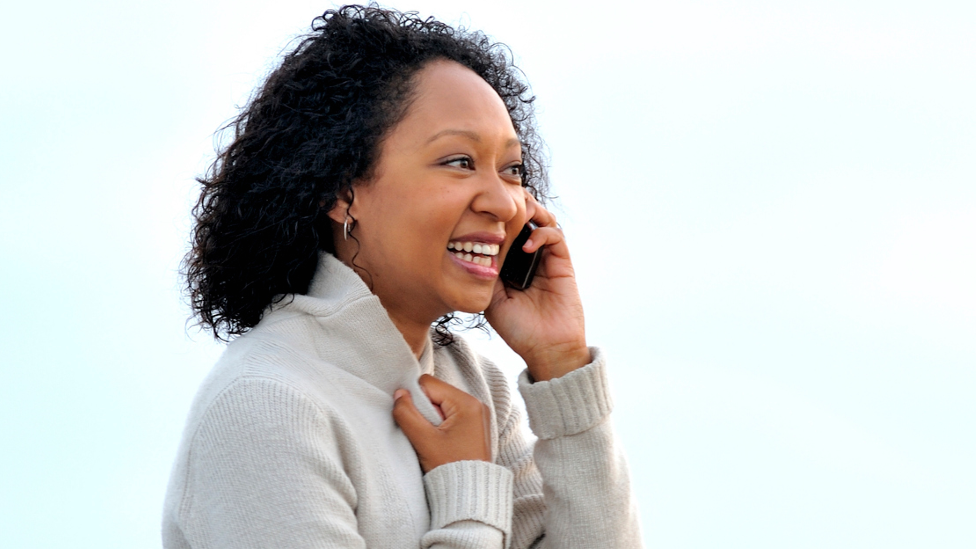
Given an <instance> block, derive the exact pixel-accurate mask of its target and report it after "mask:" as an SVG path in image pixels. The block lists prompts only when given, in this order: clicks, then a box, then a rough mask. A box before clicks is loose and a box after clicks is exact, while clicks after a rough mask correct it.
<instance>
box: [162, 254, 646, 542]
mask: <svg viewBox="0 0 976 549" xmlns="http://www.w3.org/2000/svg"><path fill="white" fill-rule="evenodd" d="M592 351H593V356H594V360H593V363H591V364H589V365H587V366H585V367H583V368H581V369H579V370H576V371H574V372H572V373H570V374H567V375H565V376H563V377H562V378H559V379H556V380H553V381H549V382H539V383H531V382H530V381H529V380H528V377H527V375H526V374H525V373H523V374H522V375H521V377H520V379H519V391H520V392H521V393H522V396H523V398H524V400H525V404H526V409H527V411H528V415H529V424H530V426H531V428H532V431H533V432H534V433H535V435H536V436H537V437H538V438H539V440H538V441H537V442H536V443H535V445H534V450H533V445H532V444H530V443H527V442H526V440H524V438H523V436H522V434H521V432H520V429H519V412H518V408H517V406H515V404H514V403H513V402H512V400H511V396H510V394H509V389H508V384H507V382H506V380H505V378H504V376H503V375H502V374H501V372H500V371H499V370H498V369H497V368H496V367H495V366H494V365H493V364H491V363H490V362H488V361H486V360H485V359H483V358H481V357H479V356H478V355H477V354H475V353H473V352H472V351H471V349H470V348H469V347H468V346H467V345H466V344H465V343H464V341H463V340H461V339H460V338H456V342H455V343H454V344H453V345H451V346H447V347H436V348H435V347H434V345H432V344H430V343H428V345H427V349H426V350H425V351H424V353H423V355H422V356H421V358H420V360H419V361H418V360H417V359H416V358H415V357H414V355H413V353H412V352H411V351H410V348H409V347H408V346H407V344H406V342H405V341H404V340H403V337H402V336H401V335H400V333H399V332H398V331H397V329H396V327H395V326H394V325H393V323H392V322H391V321H390V319H389V316H387V314H386V311H385V309H383V307H382V305H381V304H380V302H379V299H378V298H377V297H376V296H374V295H373V294H372V293H370V291H369V289H368V288H367V287H366V285H365V284H364V283H363V282H362V280H360V278H359V277H358V276H357V275H356V274H355V273H354V272H353V271H352V270H351V269H349V268H348V267H346V266H345V265H343V264H342V263H341V262H340V261H338V260H337V259H335V258H334V257H332V256H331V255H328V254H322V258H321V261H320V264H319V267H318V270H317V271H316V275H315V277H314V278H313V280H312V284H311V287H310V288H309V293H308V295H295V296H289V298H288V299H286V300H285V301H283V302H282V304H279V305H277V306H275V307H274V308H273V309H272V310H270V311H269V312H268V313H267V314H265V316H264V318H263V319H262V320H261V322H260V323H259V324H258V325H257V326H256V327H255V328H254V329H253V330H251V331H250V332H249V333H247V334H245V335H244V336H242V337H240V338H238V339H236V340H235V341H234V342H232V343H231V344H230V345H229V346H228V348H227V350H226V351H225V353H224V355H223V356H222V357H221V359H220V361H219V362H218V363H217V365H216V366H215V367H214V369H213V371H212V372H211V373H210V375H209V376H208V377H207V379H206V381H205V382H204V383H203V386H202V387H201V388H200V391H199V393H198V394H197V397H196V399H195V401H194V404H193V407H192V409H191V411H190V415H189V418H188V420H187V424H186V429H185V432H184V435H183V440H182V443H181V445H180V450H179V454H178V456H177V459H176V463H175V465H174V468H173V473H172V477H171V479H170V485H169V490H168V493H167V496H166V502H165V508H164V515H163V546H164V547H165V548H166V549H177V548H189V547H192V548H195V549H202V548H227V549H231V548H235V549H244V548H251V547H278V548H299V547H302V548H313V547H314V548H326V547H330V548H354V547H356V548H367V547H368V548H370V549H380V548H397V549H400V548H415V547H422V548H435V547H436V548H445V549H446V548H471V549H475V548H477V549H488V548H502V547H515V548H523V547H547V548H566V549H568V548H585V549H593V548H600V547H607V548H611V547H612V548H618V547H619V548H631V547H641V541H640V531H639V525H638V517H637V511H636V505H635V503H634V500H633V497H632V495H631V490H630V484H629V480H628V470H627V465H626V463H625V462H624V457H623V454H622V452H621V450H620V447H619V446H618V444H617V442H616V440H615V438H614V435H613V432H612V429H611V425H610V421H609V414H610V409H611V402H610V395H609V392H608V389H607V383H606V366H605V364H604V360H603V355H602V354H601V353H600V351H599V350H597V349H593V350H592ZM421 373H430V374H433V375H434V376H436V377H438V378H440V379H443V380H444V381H446V382H448V383H450V384H452V385H454V386H456V387H458V388H460V389H462V390H464V391H466V392H468V393H470V394H472V395H474V396H475V397H477V398H478V399H479V400H481V401H482V402H484V403H485V404H487V405H488V407H489V408H490V410H491V417H492V420H493V421H492V423H491V443H492V455H493V463H488V462H481V461H461V462H455V463H450V464H447V465H442V466H440V467H437V468H436V469H434V470H432V471H430V472H429V473H427V474H426V475H424V474H423V472H422V471H421V469H420V466H419V464H418V461H417V456H416V454H415V452H414V450H413V447H412V446H411V444H410V442H409V441H408V440H407V438H406V436H404V434H403V432H402V431H400V429H399V428H398V427H397V425H396V423H395V422H394V421H393V416H392V409H393V392H394V391H395V390H396V389H397V388H400V387H404V388H407V389H408V390H410V391H411V393H412V395H413V398H414V401H415V403H416V404H417V406H418V407H419V408H420V409H421V413H423V414H424V416H425V417H427V418H428V419H430V420H431V421H433V422H435V423H438V422H439V416H438V415H437V413H436V411H435V410H434V408H433V405H432V404H431V403H430V401H429V400H428V399H427V398H426V397H425V396H424V394H423V393H422V392H421V391H420V389H419V385H418V383H417V379H418V378H419V376H420V375H421Z"/></svg>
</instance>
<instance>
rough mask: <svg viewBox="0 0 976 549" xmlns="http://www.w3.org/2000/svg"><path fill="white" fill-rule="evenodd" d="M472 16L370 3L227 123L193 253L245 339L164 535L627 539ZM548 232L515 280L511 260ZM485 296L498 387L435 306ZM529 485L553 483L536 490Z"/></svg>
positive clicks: (180, 482) (182, 476)
mask: <svg viewBox="0 0 976 549" xmlns="http://www.w3.org/2000/svg"><path fill="white" fill-rule="evenodd" d="M504 52H505V49H504V47H502V46H499V45H495V44H492V43H491V42H490V41H489V40H488V39H487V38H486V37H485V36H484V35H482V34H480V33H468V32H465V31H460V30H455V29H452V28H450V27H448V26H446V25H443V24H441V23H438V22H436V21H433V20H430V19H428V20H421V19H419V18H417V17H416V16H413V15H409V14H406V15H405V14H400V13H397V12H391V11H386V10H382V9H378V8H375V7H369V8H364V7H358V6H351V7H345V8H342V9H340V10H338V11H328V12H326V13H325V15H323V16H322V17H321V18H318V19H316V21H315V23H314V25H313V32H312V33H311V34H310V35H308V36H307V37H306V38H305V39H304V40H302V41H301V43H300V44H299V45H298V47H297V48H296V49H295V50H294V51H293V52H292V53H290V54H288V55H287V56H286V57H285V59H284V61H283V63H282V65H281V66H280V67H279V68H278V69H277V70H276V71H275V72H273V73H272V74H271V76H270V77H269V79H268V81H267V83H266V84H265V85H264V86H263V88H262V89H261V90H260V91H259V92H258V93H257V94H256V95H255V98H254V99H253V100H252V102H251V103H250V104H249V105H248V106H247V107H246V108H245V109H244V111H243V112H242V114H241V115H240V117H239V118H238V119H237V121H236V123H235V125H234V129H235V130H236V133H235V136H234V139H233V141H232V142H231V143H230V145H229V146H228V147H227V149H226V150H224V151H222V152H221V153H220V155H219V156H218V159H217V161H216V162H215V163H214V165H213V168H212V169H211V171H210V173H209V174H208V176H207V177H205V178H203V179H201V183H202V184H203V192H202V194H201V198H200V201H199V203H198V205H197V208H196V209H195V211H194V213H195V215H196V220H197V224H196V227H195V230H194V235H193V236H194V242H193V244H194V245H193V249H192V250H191V251H190V253H189V254H188V255H187V258H186V260H185V269H186V274H187V279H188V287H189V292H190V295H191V299H192V303H193V306H194V309H195V311H196V312H197V314H198V315H199V317H200V321H201V324H202V325H204V326H206V327H208V328H210V329H211V330H212V331H213V333H214V335H215V336H216V337H218V338H230V337H231V336H240V337H236V339H234V341H233V342H231V343H230V345H229V346H228V349H227V351H226V352H225V353H224V356H223V357H222V358H221V360H220V361H219V362H218V363H217V365H216V366H215V367H214V369H213V371H212V372H211V374H210V375H209V377H208V378H207V380H206V381H205V382H204V384H203V386H202V387H201V389H200V391H199V393H198V395H197V397H196V400H195V402H194V405H193V408H192V410H191V412H190V416H189V419H188V421H187V426H186V429H185V431H184V436H183V440H182V443H181V447H180V450H179V453H178V456H177V459H176V464H175V467H174V471H173V474H172V477H171V481H170V487H169V491H168V494H167V498H166V504H165V511H164V518H163V543H164V546H165V547H167V548H187V547H235V548H237V547H269V546H275V547H418V546H419V547H425V548H426V547H441V548H450V547H478V548H490V547H519V548H524V547H559V548H566V547H580V548H583V547H586V548H591V547H639V546H640V544H641V542H640V534H639V531H638V519H637V513H636V506H635V503H634V501H633V499H632V497H631V495H630V486H629V480H628V470H627V466H626V463H625V462H624V459H623V456H622V455H621V453H620V450H619V447H618V445H617V444H615V440H614V435H613V431H612V428H611V425H610V421H609V416H610V411H611V403H610V396H609V392H608V389H607V381H606V364H605V362H604V359H603V355H602V353H601V352H600V351H599V350H598V349H595V348H590V347H587V345H586V337H585V333H584V324H583V310H582V306H581V304H580V299H579V294H578V292H577V289H576V282H575V278H574V275H573V267H572V262H571V260H570V256H569V250H568V247H567V244H566V241H565V239H564V238H563V234H562V231H561V230H560V229H558V227H557V225H556V221H555V218H554V217H553V216H552V214H551V213H549V212H548V211H547V210H546V209H545V208H544V207H543V206H542V205H540V203H539V202H537V199H538V198H542V197H543V196H544V193H545V190H546V178H545V173H544V171H543V170H542V166H543V163H542V160H541V159H540V158H539V157H538V156H537V153H536V151H537V150H538V149H539V146H538V143H537V140H536V138H535V135H534V132H533V129H532V110H531V102H532V99H531V98H530V97H528V95H527V85H526V84H524V83H523V82H522V80H521V79H520V76H519V75H520V73H519V71H518V70H517V69H516V68H514V67H513V66H512V65H511V64H510V62H509V60H508V57H507V56H506V55H505V53H504ZM529 221H532V222H534V224H535V225H536V226H537V228H535V229H534V230H533V231H532V233H531V237H530V238H529V240H528V241H527V242H526V243H525V244H524V246H522V250H523V251H525V252H529V253H533V252H535V251H537V250H542V252H541V253H542V260H541V263H540V265H539V269H538V272H537V275H536V277H535V279H534V282H533V284H532V286H531V287H529V288H528V289H526V290H525V291H517V290H515V289H512V288H510V287H507V286H505V285H504V284H503V282H502V281H501V280H500V279H499V272H500V270H501V269H500V268H501V263H502V258H504V257H506V256H507V255H508V254H509V253H510V252H511V249H510V248H511V247H512V243H513V241H514V240H515V237H516V235H518V234H519V232H520V230H522V228H523V226H524V225H526V224H527V223H528V222H529ZM455 311H462V312H467V313H480V312H484V314H485V317H486V319H487V320H488V321H489V322H490V323H491V325H492V327H493V328H494V329H495V330H496V331H497V332H498V334H499V335H500V336H501V337H502V338H503V339H504V340H505V342H506V343H507V344H508V345H509V346H510V347H511V348H512V349H513V350H514V351H515V352H516V353H518V355H519V356H521V357H522V358H523V359H524V360H525V363H526V371H525V372H524V373H523V374H522V376H521V377H520V379H519V390H520V392H521V393H522V396H523V398H524V400H525V403H526V408H527V411H528V415H529V422H530V425H531V428H532V430H533V432H534V433H535V435H536V436H537V437H538V438H539V440H538V441H537V442H536V443H535V444H534V445H533V444H531V443H528V442H527V441H526V440H524V438H523V436H522V433H521V430H520V428H519V411H518V408H516V407H515V406H513V404H512V401H511V397H510V395H509V390H508V384H507V382H506V380H505V379H504V377H503V376H502V374H501V373H500V371H499V370H498V369H497V368H496V367H495V366H494V365H493V364H491V363H490V362H488V361H486V360H484V359H483V358H482V357H480V356H478V355H477V354H475V353H473V352H472V351H471V349H470V348H469V347H468V346H467V345H466V343H465V342H464V340H463V339H461V338H455V337H451V336H450V334H449V333H447V332H446V328H445V323H444V322H443V320H441V321H438V319H444V318H446V317H448V316H449V315H451V314H452V313H454V312H455ZM543 486H545V490H543Z"/></svg>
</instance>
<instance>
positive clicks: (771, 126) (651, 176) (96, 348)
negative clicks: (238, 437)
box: [0, 0, 976, 549]
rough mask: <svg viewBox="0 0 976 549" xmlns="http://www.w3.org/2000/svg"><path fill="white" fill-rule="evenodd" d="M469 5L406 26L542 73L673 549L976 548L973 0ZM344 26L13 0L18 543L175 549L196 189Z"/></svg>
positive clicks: (292, 17) (2, 35)
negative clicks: (253, 94) (492, 43)
mask: <svg viewBox="0 0 976 549" xmlns="http://www.w3.org/2000/svg"><path fill="white" fill-rule="evenodd" d="M460 4H461V3H458V2H447V1H445V2H430V1H418V2H414V3H409V4H408V3H406V2H397V3H396V4H395V5H396V6H397V7H399V8H401V9H417V10H419V11H421V13H423V14H426V15H430V14H433V15H436V16H438V18H440V19H442V20H444V21H447V22H451V23H457V22H458V21H461V22H462V23H464V24H465V25H469V26H471V27H473V28H477V29H482V30H485V31H486V32H487V33H489V34H490V35H492V36H493V37H495V38H497V39H498V40H500V41H502V42H505V43H507V44H508V45H510V46H511V48H512V50H513V51H514V52H515V54H516V57H517V59H518V60H519V64H520V66H521V67H522V68H523V69H524V70H525V72H526V74H527V75H528V78H529V80H530V82H531V83H532V84H533V89H534V91H535V93H536V94H537V96H538V98H539V99H538V106H539V110H540V112H539V119H540V125H541V130H542V134H543V136H544V137H545V138H546V139H547V141H548V144H549V147H550V149H551V159H552V177H553V183H554V190H555V192H556V194H558V195H559V196H560V197H561V199H560V200H559V202H558V203H557V207H556V212H557V214H558V215H559V218H560V221H561V223H562V225H563V226H564V227H565V228H566V232H567V234H568V236H569V238H570V242H571V245H572V250H573V253H574V259H575V262H576V265H577V270H578V274H579V279H580V285H581V291H582V293H583V298H584V304H585V306H586V312H587V327H588V335H589V339H590V341H591V342H592V343H593V344H597V345H601V346H603V347H604V348H605V349H606V350H607V351H608V353H609V355H610V357H611V360H612V362H611V365H612V381H613V384H614V389H615V394H616V399H617V408H616V411H615V412H614V421H615V424H616V426H617V429H618V432H619V434H620V437H621V439H622V441H623V445H624V447H625V449H626V451H627V453H628V455H629V458H630V463H631V467H632V472H633V481H634V485H635V487H636V491H637V496H638V498H639V502H640V506H641V513H642V520H643V526H644V537H645V540H646V543H647V545H648V546H649V547H655V548H703V549H706V548H707V549H711V548H716V547H742V548H750V549H752V548H783V547H790V548H794V547H811V548H812V547H818V548H819V547H831V548H844V547H858V548H860V547H886V548H908V547H913V548H915V547H917V548H922V547H926V548H928V547H939V548H957V547H958V548H962V547H968V548H971V547H974V546H976V520H974V517H976V472H974V471H976V469H974V467H973V464H974V463H976V404H974V398H973V397H974V394H976V162H974V160H976V101H974V99H973V98H976V32H974V29H976V4H973V3H972V2H962V1H958V2H938V1H936V2H919V1H916V2H907V1H901V2H899V1H884V2H882V1H877V2H869V1H860V0H858V1H844V2H841V1H836V2H830V1H827V2H817V3H815V4H816V6H815V7H813V4H811V3H800V2H789V3H788V2H760V1H740V2H701V1H693V2H671V3H665V2H630V3H610V2H596V3H586V4H572V3H561V4H556V3H551V4H549V7H544V6H543V4H541V3H538V2H528V1H506V0H498V1H493V2H470V3H467V5H465V6H464V8H463V9H462V8H460V7H457V6H458V5H460ZM804 5H809V6H811V7H803V6H804ZM326 7H327V6H326V5H324V4H321V3H317V2H298V1H295V2H248V1H236V2H216V1H214V2H204V3H197V2H186V1H174V2H167V3H160V4H150V3H142V2H131V1H126V2H123V1H121V0H120V1H115V2H112V1H107V0H96V1H94V2H88V3H68V2H47V3H45V2H37V3H28V2H18V3H16V4H14V5H10V6H5V7H4V9H3V14H2V16H0V51H2V56H3V65H2V67H0V78H2V84H0V266H2V268H0V284H2V288H3V291H4V298H3V300H2V304H3V307H2V312H0V323H2V324H0V327H2V329H0V444H2V452H0V545H2V546H3V547H17V548H19V547H25V548H26V547H30V548H49V547H50V548H55V547H57V548H61V547H73V548H85V547H93V548H95V547H97V548H113V547H119V548H121V547H157V546H159V544H160V542H159V522H160V511H161V506H162V499H163V494H164V490H165V485H166V482H167V477H168V474H169V468H170V464H171V462H172V459H173V457H174V455H175V452H176V445H177V442H178V440H179V435H180V431H181V429H182V425H183V421H184V418H185V415H186V413H187V411H188V408H189V403H190V401H191V399H192V397H193V394H194V392H195V390H196V387H197V385H198V383H199V381H200V380H201V379H202V377H203V376H204V375H205V374H206V372H207V370H208V369H209V367H210V366H211V365H212V363H213V361H214V360H215V359H216V357H217V356H218V355H219V353H220V350H221V347H220V346H218V345H216V344H214V343H212V342H210V341H209V340H208V338H207V336H206V335H205V334H200V333H198V332H196V331H194V330H192V329H189V330H188V329H187V324H186V319H187V317H188V315H189V312H188V308H187V307H186V305H185V304H184V303H183V302H182V301H181V297H180V284H181V282H180V280H179V277H178V273H177V269H178V263H179V260H180V258H181V257H182V255H183V254H184V252H185V250H186V246H187V244H186V242H187V239H188V231H189V227H190V222H189V215H188V212H189V208H190V205H191V202H192V200H193V198H194V195H195V194H196V192H197V191H196V187H195V183H194V181H193V177H194V176H195V175H198V174H200V173H202V172H203V170H204V169H205V168H206V166H207V164H208V163H209V162H210V160H211V159H212V156H213V138H212V135H213V133H214V131H215V130H216V129H217V128H218V127H219V126H220V125H221V124H222V123H223V122H225V121H227V120H228V119H229V118H230V117H232V116H233V115H234V114H235V112H236V111H235V105H242V104H244V103H245V102H246V100H247V97H248V94H249V92H250V90H251V89H252V88H253V87H254V86H255V85H256V84H257V83H258V82H259V81H260V80H261V78H262V77H263V76H264V75H265V74H266V73H267V71H268V70H270V68H271V67H272V66H273V65H274V63H275V59H276V58H277V57H278V55H279V53H280V52H281V51H282V48H284V47H285V46H286V45H287V44H288V43H289V40H290V39H291V38H293V37H294V36H295V35H296V34H298V33H300V32H302V31H304V30H305V29H307V28H308V25H309V23H310V22H311V19H312V18H313V17H314V16H316V15H318V14H320V13H321V12H322V11H323V10H324V9H325V8H326ZM482 345H483V346H484V347H485V348H487V349H488V352H489V353H492V354H493V355H494V356H500V357H502V358H503V359H505V357H506V356H507V355H506V354H505V353H504V352H503V349H500V348H499V346H498V343H497V341H493V342H490V343H484V344H482ZM507 367H508V368H509V370H510V371H511V372H513V375H514V372H516V371H517V370H518V369H519V365H518V364H517V363H516V362H515V361H512V362H509V363H507Z"/></svg>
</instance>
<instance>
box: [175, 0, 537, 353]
mask: <svg viewBox="0 0 976 549" xmlns="http://www.w3.org/2000/svg"><path fill="white" fill-rule="evenodd" d="M442 59H443V60H450V61H454V62H457V63H460V64H461V65H463V66H465V67H468V68H469V69H471V70H472V71H474V72H475V73H477V74H478V75H479V76H481V77H482V78H483V79H484V80H485V81H486V82H487V83H488V84H489V85H491V87H492V88H494V90H495V91H496V92H497V93H498V95H499V96H500V97H501V99H502V101H504V103H505V106H506V107H507V108H508V113H509V116H510V117H511V120H512V124H513V125H514V127H515V131H516V133H517V135H518V137H519V139H520V141H521V143H522V155H523V159H522V160H523V165H524V167H525V172H524V176H523V177H524V179H523V184H524V185H525V186H526V187H527V188H528V190H529V191H530V192H531V193H532V194H533V195H534V196H535V197H536V198H538V199H540V200H541V199H545V198H546V193H547V191H548V179H547V176H546V163H545V158H544V153H543V144H542V141H541V140H540V139H539V137H538V136H537V135H536V132H535V127H534V122H535V118H534V112H533V105H532V103H533V101H534V99H535V98H534V97H533V96H531V94H530V91H529V86H528V84H527V83H526V82H525V80H524V78H523V75H522V72H521V71H520V70H519V69H518V68H517V67H515V66H514V64H513V62H512V59H511V52H510V50H509V49H508V48H507V47H506V46H504V45H503V44H499V43H495V42H492V41H491V40H490V39H489V38H488V37H487V36H485V35H484V34H483V33H481V32H477V31H473V32H472V31H468V30H466V29H463V28H461V29H454V28H452V27H450V26H448V25H445V24H444V23H441V22H438V21H436V20H434V19H433V18H428V19H422V18H420V17H418V16H417V14H416V13H400V12H397V11H392V10H386V9H381V8H379V7H377V6H376V5H373V4H371V5H369V6H355V5H352V6H344V7H342V8H339V9H336V10H329V11H326V12H325V13H324V14H323V15H322V16H321V17H317V18H315V20H314V21H313V22H312V30H311V32H310V33H309V34H307V35H304V36H303V37H301V38H300V39H298V40H297V45H296V46H295V47H294V49H293V50H292V51H291V52H289V53H287V54H286V55H285V56H284V58H283V60H282V62H281V65H280V66H279V67H278V68H277V69H275V70H274V71H272V72H271V74H270V76H269V77H268V79H267V81H266V82H265V83H264V85H263V86H261V87H260V88H259V89H257V90H256V92H255V93H254V94H253V95H252V97H251V99H250V101H249V102H248V104H247V105H246V106H245V107H244V108H243V109H242V110H241V112H240V114H239V115H238V116H237V117H236V118H234V119H233V120H231V121H230V122H229V123H228V124H227V125H226V126H224V127H223V128H222V130H221V131H225V130H229V129H233V139H232V140H230V143H229V144H228V145H227V146H226V147H225V148H223V150H218V151H217V158H216V160H214V162H213V164H212V165H211V166H210V168H209V170H208V171H207V173H206V174H205V176H203V177H200V178H198V179H197V180H198V181H199V182H200V184H201V185H202V187H203V188H202V191H201V194H200V199H199V200H198V202H197V204H196V206H195V207H194V208H193V216H194V218H195V225H194V228H193V232H192V237H191V245H192V247H191V249H190V251H189V252H188V253H187V255H186V257H185V258H184V260H183V265H182V267H183V272H184V274H185V276H186V280H187V284H186V289H187V293H188V296H189V300H190V305H191V307H192V309H193V312H194V314H195V315H196V316H197V317H198V319H199V324H200V326H201V327H203V328H204V329H207V330H209V331H212V332H213V335H214V337H215V338H217V339H220V340H225V341H226V340H228V339H230V337H231V336H235V335H240V334H243V333H245V332H246V331H248V330H249V329H251V328H252V327H254V325H255V324H257V323H258V321H259V320H260V319H261V316H262V314H263V312H264V311H265V309H266V308H267V307H268V306H269V305H271V304H273V303H277V302H279V301H280V300H281V299H283V298H284V297H285V296H287V295H288V294H304V293H306V292H307V291H308V286H309V283H310V282H311V279H312V275H313V273H314V271H315V267H316V265H317V262H318V253H319V250H325V251H329V252H333V251H334V250H333V249H332V248H333V238H332V228H331V224H330V222H329V218H328V216H327V213H328V212H329V211H330V210H331V209H332V208H333V207H334V206H335V204H336V201H337V197H339V196H347V194H346V193H350V192H352V188H353V183H354V182H356V181H368V180H369V178H370V177H371V175H372V170H373V168H374V167H375V165H376V161H377V159H378V156H379V148H380V144H381V142H382V140H383V138H384V137H385V135H386V134H387V133H388V132H389V131H390V129H391V128H392V127H393V126H395V125H396V124H397V123H398V122H399V121H400V120H401V119H402V118H403V116H404V114H405V112H406V110H407V107H408V106H409V101H410V98H411V93H412V91H413V86H414V82H413V78H412V77H413V76H414V75H415V74H416V73H417V72H418V71H419V70H420V69H421V68H423V67H424V66H425V65H426V64H428V63H430V62H431V61H434V60H442ZM452 318H453V317H452V315H448V316H447V317H444V318H442V319H440V320H439V321H438V322H437V323H436V326H437V328H438V333H439V334H440V335H441V336H445V338H442V339H444V340H445V341H447V342H449V341H450V335H449V333H448V332H447V330H446V326H447V325H448V324H450V323H451V322H452Z"/></svg>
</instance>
